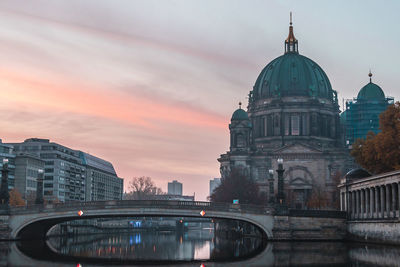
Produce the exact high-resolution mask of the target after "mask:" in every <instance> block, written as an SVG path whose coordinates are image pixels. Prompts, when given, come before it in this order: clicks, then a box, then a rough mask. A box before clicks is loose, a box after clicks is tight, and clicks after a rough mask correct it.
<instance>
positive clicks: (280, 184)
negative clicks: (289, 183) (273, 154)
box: [276, 158, 285, 205]
mask: <svg viewBox="0 0 400 267" xmlns="http://www.w3.org/2000/svg"><path fill="white" fill-rule="evenodd" d="M284 171H285V170H284V169H283V159H282V158H279V159H278V169H277V170H276V172H277V173H278V202H279V204H280V205H284V204H285V193H284V192H283V172H284Z"/></svg>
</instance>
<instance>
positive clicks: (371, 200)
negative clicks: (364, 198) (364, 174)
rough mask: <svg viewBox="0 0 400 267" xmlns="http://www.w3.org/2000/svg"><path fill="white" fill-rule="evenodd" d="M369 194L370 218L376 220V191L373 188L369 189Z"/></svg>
mask: <svg viewBox="0 0 400 267" xmlns="http://www.w3.org/2000/svg"><path fill="white" fill-rule="evenodd" d="M369 194H370V196H369V209H370V213H369V217H370V218H371V219H372V218H374V211H375V207H374V204H375V190H374V188H373V187H371V188H370V189H369Z"/></svg>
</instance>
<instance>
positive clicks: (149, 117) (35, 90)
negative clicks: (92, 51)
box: [0, 69, 226, 129]
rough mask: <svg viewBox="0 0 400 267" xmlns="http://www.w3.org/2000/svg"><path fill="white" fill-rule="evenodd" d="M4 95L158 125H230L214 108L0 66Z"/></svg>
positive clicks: (48, 106) (148, 126)
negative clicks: (49, 79)
mask: <svg viewBox="0 0 400 267" xmlns="http://www.w3.org/2000/svg"><path fill="white" fill-rule="evenodd" d="M0 86H1V88H3V89H2V90H4V93H3V97H6V98H7V99H8V101H11V102H14V103H25V104H29V105H31V106H32V107H35V106H40V107H46V108H49V109H51V110H57V111H68V112H74V113H78V114H84V115H91V116H97V117H103V118H108V119H114V120H119V121H123V122H125V123H129V124H133V125H137V126H141V127H146V128H150V129H158V128H159V126H158V125H157V124H158V123H159V122H160V121H163V122H170V123H174V124H178V125H185V126H190V127H207V128H210V129H223V128H226V120H225V118H223V117H222V116H220V115H217V114H213V113H211V112H208V111H205V110H202V109H199V108H196V107H191V106H188V105H182V104H178V103H173V102H170V101H168V100H163V99H159V98H150V97H145V96H140V95H131V94H128V93H124V92H120V91H111V90H104V89H102V88H93V86H91V85H87V84H86V83H85V82H82V83H71V82H66V81H59V82H44V81H43V78H42V79H41V81H39V80H37V79H35V78H33V77H30V76H29V75H26V74H19V73H12V72H10V71H6V70H1V69H0Z"/></svg>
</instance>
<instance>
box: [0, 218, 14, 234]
mask: <svg viewBox="0 0 400 267" xmlns="http://www.w3.org/2000/svg"><path fill="white" fill-rule="evenodd" d="M8 220H9V216H8V215H0V240H8V239H11V228H10V227H9V224H8Z"/></svg>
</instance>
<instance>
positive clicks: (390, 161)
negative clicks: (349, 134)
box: [351, 102, 400, 174]
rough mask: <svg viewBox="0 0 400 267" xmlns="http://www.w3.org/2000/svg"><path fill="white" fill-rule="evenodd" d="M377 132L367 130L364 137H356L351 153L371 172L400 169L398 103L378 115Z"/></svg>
mask: <svg viewBox="0 0 400 267" xmlns="http://www.w3.org/2000/svg"><path fill="white" fill-rule="evenodd" d="M379 128H380V129H381V130H382V131H381V132H380V133H378V134H374V133H373V132H369V133H368V135H367V138H366V139H357V140H356V142H354V144H353V149H352V151H351V155H352V156H353V157H354V158H355V160H356V162H357V163H358V164H359V165H361V166H362V167H363V168H365V169H367V170H368V171H370V172H371V173H374V174H377V173H382V172H389V171H394V170H399V169H400V103H399V102H396V103H395V104H394V105H391V106H389V107H388V109H387V110H386V111H385V112H383V113H382V114H381V115H380V116H379Z"/></svg>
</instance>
